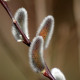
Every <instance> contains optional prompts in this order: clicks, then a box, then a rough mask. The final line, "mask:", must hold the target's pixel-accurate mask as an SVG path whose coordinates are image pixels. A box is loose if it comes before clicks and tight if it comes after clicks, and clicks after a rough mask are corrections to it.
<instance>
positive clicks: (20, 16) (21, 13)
mask: <svg viewBox="0 0 80 80" xmlns="http://www.w3.org/2000/svg"><path fill="white" fill-rule="evenodd" d="M14 18H15V20H16V21H17V22H18V24H19V26H20V28H21V30H22V31H23V32H24V34H25V35H26V37H27V38H28V39H29V34H28V20H27V19H28V14H27V11H26V9H25V8H19V9H18V10H17V11H16V13H15V15H14ZM12 34H13V36H14V38H15V39H16V40H17V42H21V41H23V38H22V35H21V34H20V32H19V31H18V29H17V28H16V26H15V25H14V24H13V25H12Z"/></svg>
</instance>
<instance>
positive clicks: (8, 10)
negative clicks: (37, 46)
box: [0, 0, 56, 80]
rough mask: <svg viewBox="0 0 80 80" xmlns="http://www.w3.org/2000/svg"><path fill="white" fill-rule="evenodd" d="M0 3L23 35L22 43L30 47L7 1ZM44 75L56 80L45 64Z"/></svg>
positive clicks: (0, 1) (1, 0)
mask: <svg viewBox="0 0 80 80" xmlns="http://www.w3.org/2000/svg"><path fill="white" fill-rule="evenodd" d="M0 3H1V4H2V6H3V7H4V9H5V10H6V12H7V13H8V15H9V16H10V18H11V19H12V22H13V24H14V25H15V27H16V28H17V29H18V31H19V32H20V33H21V35H22V37H23V40H24V41H23V43H25V44H26V45H28V46H29V47H30V45H31V42H30V40H29V39H28V38H27V37H26V35H25V34H24V33H23V31H22V30H21V29H20V27H19V24H18V22H17V21H16V20H15V19H14V17H13V15H12V13H11V11H10V9H9V7H8V5H7V2H6V1H4V0H0ZM43 75H44V76H46V77H47V78H49V79H50V80H56V79H55V78H54V77H53V75H52V74H51V72H50V70H49V69H48V67H47V65H46V71H45V72H44V73H43Z"/></svg>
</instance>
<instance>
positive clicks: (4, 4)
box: [0, 0, 31, 46]
mask: <svg viewBox="0 0 80 80" xmlns="http://www.w3.org/2000/svg"><path fill="white" fill-rule="evenodd" d="M0 3H1V4H2V6H3V7H4V9H5V10H6V12H7V13H8V15H9V16H10V18H11V19H12V21H13V24H14V25H15V26H16V28H17V29H18V31H19V32H20V33H21V35H22V37H23V39H24V41H23V43H25V44H26V45H28V46H30V44H31V42H30V40H29V39H28V38H27V37H26V35H25V34H24V33H23V31H22V30H21V29H20V27H19V24H18V22H17V21H16V20H15V19H14V17H13V15H12V13H11V11H10V9H9V7H8V5H7V3H6V2H5V1H3V0H0Z"/></svg>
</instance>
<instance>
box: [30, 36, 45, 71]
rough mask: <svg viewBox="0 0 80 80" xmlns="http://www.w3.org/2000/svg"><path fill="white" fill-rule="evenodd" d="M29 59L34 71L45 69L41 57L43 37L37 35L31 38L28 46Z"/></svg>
mask: <svg viewBox="0 0 80 80" xmlns="http://www.w3.org/2000/svg"><path fill="white" fill-rule="evenodd" d="M29 60H30V65H31V67H32V69H33V70H34V71H35V72H42V71H43V70H44V69H45V63H44V59H43V38H42V37H41V36H37V37H35V38H34V39H33V41H32V43H31V46H30V48H29Z"/></svg>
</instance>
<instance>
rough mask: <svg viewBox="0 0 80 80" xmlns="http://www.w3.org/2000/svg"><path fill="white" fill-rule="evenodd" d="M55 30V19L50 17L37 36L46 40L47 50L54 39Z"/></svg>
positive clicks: (41, 26) (45, 46)
mask: <svg viewBox="0 0 80 80" xmlns="http://www.w3.org/2000/svg"><path fill="white" fill-rule="evenodd" d="M53 29H54V18H53V17H52V16H51V15H49V16H47V17H46V18H45V19H44V20H43V21H42V23H41V25H40V27H39V29H38V31H37V34H36V36H42V37H43V39H44V48H47V47H48V45H49V42H50V40H51V37H52V33H53Z"/></svg>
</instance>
